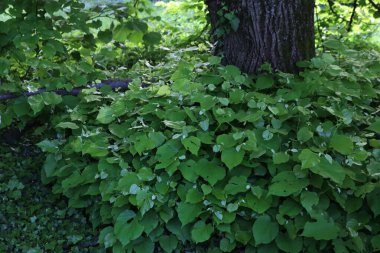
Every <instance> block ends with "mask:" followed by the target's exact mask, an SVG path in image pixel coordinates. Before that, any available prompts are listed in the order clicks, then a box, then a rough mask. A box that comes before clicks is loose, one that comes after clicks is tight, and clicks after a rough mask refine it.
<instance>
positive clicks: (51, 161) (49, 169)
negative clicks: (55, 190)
mask: <svg viewBox="0 0 380 253" xmlns="http://www.w3.org/2000/svg"><path fill="white" fill-rule="evenodd" d="M56 168H57V160H56V159H55V156H54V155H52V154H49V155H47V156H46V159H45V162H44V164H43V166H42V169H43V170H44V172H45V175H46V177H48V178H49V177H52V176H53V175H54V172H55V169H56Z"/></svg>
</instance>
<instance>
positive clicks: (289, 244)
mask: <svg viewBox="0 0 380 253" xmlns="http://www.w3.org/2000/svg"><path fill="white" fill-rule="evenodd" d="M276 244H277V246H278V248H279V249H281V250H282V251H284V252H289V253H298V252H301V251H302V247H303V241H302V237H297V238H295V239H293V240H292V239H290V238H289V236H288V235H287V234H280V235H279V236H277V238H276Z"/></svg>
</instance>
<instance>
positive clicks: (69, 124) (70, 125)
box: [56, 122, 79, 129]
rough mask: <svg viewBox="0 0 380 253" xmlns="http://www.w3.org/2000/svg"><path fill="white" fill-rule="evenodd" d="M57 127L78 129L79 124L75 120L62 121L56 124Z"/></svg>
mask: <svg viewBox="0 0 380 253" xmlns="http://www.w3.org/2000/svg"><path fill="white" fill-rule="evenodd" d="M56 127H57V128H65V129H66V128H68V129H78V128H79V127H78V125H77V124H75V123H73V122H61V123H59V124H57V125H56Z"/></svg>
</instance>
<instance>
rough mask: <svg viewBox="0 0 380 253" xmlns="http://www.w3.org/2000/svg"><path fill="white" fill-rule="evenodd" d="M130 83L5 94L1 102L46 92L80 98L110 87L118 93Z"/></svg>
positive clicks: (42, 89)
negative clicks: (81, 95)
mask: <svg viewBox="0 0 380 253" xmlns="http://www.w3.org/2000/svg"><path fill="white" fill-rule="evenodd" d="M130 82H131V81H130V80H104V81H102V82H101V83H99V84H90V85H87V86H85V87H78V88H74V89H72V90H71V91H67V90H65V89H58V90H47V89H45V88H40V89H38V90H37V91H32V92H23V93H21V94H14V93H5V94H0V101H4V100H9V99H14V98H18V97H21V96H24V97H31V96H35V95H38V94H42V93H45V92H54V93H56V94H58V95H61V96H78V94H79V93H80V92H81V91H82V90H83V89H90V88H96V89H97V90H99V89H101V88H103V87H105V86H110V87H111V88H112V90H114V91H116V90H120V91H125V90H127V89H128V86H129V83H130ZM143 87H144V85H143Z"/></svg>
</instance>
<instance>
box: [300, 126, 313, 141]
mask: <svg viewBox="0 0 380 253" xmlns="http://www.w3.org/2000/svg"><path fill="white" fill-rule="evenodd" d="M312 137H313V132H311V131H310V130H309V128H307V127H303V128H301V129H300V130H299V131H298V132H297V139H298V140H299V141H300V142H307V141H308V140H310V139H311V138H312Z"/></svg>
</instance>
